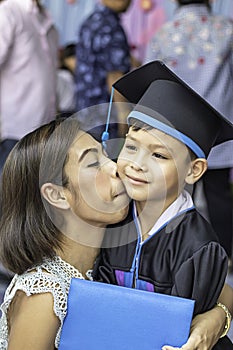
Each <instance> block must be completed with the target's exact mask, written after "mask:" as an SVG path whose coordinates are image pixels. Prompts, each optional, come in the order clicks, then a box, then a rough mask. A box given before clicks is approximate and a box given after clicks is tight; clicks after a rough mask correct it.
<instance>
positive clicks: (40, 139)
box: [0, 118, 80, 274]
mask: <svg viewBox="0 0 233 350" xmlns="http://www.w3.org/2000/svg"><path fill="white" fill-rule="evenodd" d="M79 130H80V128H79V123H78V122H77V120H75V119H72V118H70V119H66V120H63V119H60V120H54V121H52V122H51V123H49V124H46V125H44V126H42V127H40V128H38V129H37V130H35V131H33V132H31V133H30V134H28V135H26V136H25V137H23V138H22V139H21V140H20V141H19V142H18V143H17V144H16V146H15V147H14V148H13V150H12V151H11V153H10V154H9V156H8V158H7V160H6V163H5V166H4V168H3V174H2V193H1V195H2V197H1V210H2V215H1V220H0V260H1V261H2V263H3V265H5V267H6V268H7V269H9V270H11V271H13V272H14V273H18V274H20V273H23V272H24V271H26V270H27V269H29V268H31V267H32V266H34V265H36V264H40V263H41V262H42V260H43V258H44V257H53V256H54V255H55V248H60V246H61V234H60V232H59V230H58V229H57V227H56V226H55V225H54V223H53V221H52V220H51V218H50V216H49V215H48V213H47V211H46V208H45V206H44V203H43V200H42V197H41V193H40V188H41V185H42V184H43V183H46V182H51V183H54V184H57V185H61V186H67V185H68V178H67V176H66V175H65V174H64V171H63V169H64V165H65V163H66V161H67V152H68V150H69V148H70V146H71V144H72V143H73V141H74V140H75V138H76V136H77V133H78V131H79Z"/></svg>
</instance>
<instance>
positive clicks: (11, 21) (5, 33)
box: [0, 0, 58, 173]
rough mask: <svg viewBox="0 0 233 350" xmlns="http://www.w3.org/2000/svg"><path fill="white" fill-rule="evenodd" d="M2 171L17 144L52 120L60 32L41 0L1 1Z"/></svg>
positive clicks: (0, 129)
mask: <svg viewBox="0 0 233 350" xmlns="http://www.w3.org/2000/svg"><path fill="white" fill-rule="evenodd" d="M0 47H1V50H0V96H1V100H0V125H1V127H0V173H1V169H2V167H3V164H4V162H5V159H6V157H7V155H8V154H9V152H10V150H11V149H12V147H13V146H14V145H15V143H16V142H17V141H18V140H19V139H20V138H22V137H23V136H24V135H25V134H27V133H28V132H30V131H32V130H33V129H35V128H36V127H38V126H40V125H41V124H43V123H45V122H48V121H50V120H52V119H53V116H54V113H55V108H56V69H57V49H58V36H57V31H56V29H55V27H54V25H53V22H52V20H51V18H50V16H49V14H48V13H47V11H46V10H45V8H43V7H42V6H41V4H40V1H39V0H24V1H21V0H7V1H2V2H1V4H0Z"/></svg>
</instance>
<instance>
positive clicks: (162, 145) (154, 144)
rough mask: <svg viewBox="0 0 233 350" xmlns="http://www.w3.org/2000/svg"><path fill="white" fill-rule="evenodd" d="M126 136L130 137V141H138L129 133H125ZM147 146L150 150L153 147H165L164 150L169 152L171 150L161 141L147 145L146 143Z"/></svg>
mask: <svg viewBox="0 0 233 350" xmlns="http://www.w3.org/2000/svg"><path fill="white" fill-rule="evenodd" d="M126 138H127V139H128V138H129V139H131V140H132V141H135V142H138V140H137V139H136V138H134V137H133V136H131V135H127V136H126ZM148 148H149V149H150V150H151V151H153V150H154V149H155V148H157V149H158V148H161V149H163V150H164V149H166V150H168V151H169V152H171V151H172V149H171V148H169V147H168V146H167V145H164V144H163V143H159V144H157V143H150V144H149V145H148Z"/></svg>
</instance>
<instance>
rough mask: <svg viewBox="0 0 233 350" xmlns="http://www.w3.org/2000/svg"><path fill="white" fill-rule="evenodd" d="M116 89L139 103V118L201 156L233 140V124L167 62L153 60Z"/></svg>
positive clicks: (135, 116)
mask: <svg viewBox="0 0 233 350" xmlns="http://www.w3.org/2000/svg"><path fill="white" fill-rule="evenodd" d="M113 87H114V88H115V89H116V90H117V91H118V92H120V93H121V94H122V95H123V96H124V97H125V98H126V99H127V100H128V101H129V102H131V103H133V104H135V105H136V106H135V107H134V109H133V111H132V112H131V113H130V114H129V116H128V123H129V124H132V120H134V119H136V120H139V121H141V122H143V123H146V124H148V125H150V126H152V127H154V128H156V129H159V130H161V131H164V132H165V133H167V134H169V135H171V136H173V137H175V138H177V139H179V140H180V141H181V142H183V143H185V144H186V145H187V146H188V147H189V148H190V149H191V150H192V151H193V152H194V153H195V154H196V155H197V156H198V157H200V158H205V157H207V156H208V154H209V152H210V149H211V148H212V147H213V146H216V145H217V144H219V143H222V142H225V141H228V140H231V139H233V124H231V123H230V122H229V121H228V120H227V119H226V118H224V117H223V116H222V115H221V114H220V113H219V112H217V111H216V110H215V109H214V108H213V107H212V106H211V105H210V104H209V103H207V102H206V101H205V100H204V99H203V98H202V97H201V96H200V95H199V94H197V93H196V92H195V91H194V90H193V89H191V88H190V86H188V85H187V84H185V83H184V82H183V81H182V80H181V79H180V78H179V77H177V76H176V75H175V74H174V73H173V72H172V71H171V70H170V69H169V68H168V67H167V66H166V65H165V64H164V63H163V62H161V61H153V62H150V63H148V64H146V65H143V66H141V67H139V68H137V69H135V70H133V71H131V72H129V73H128V74H126V75H124V76H123V77H122V78H120V79H119V80H118V81H117V82H115V83H114V85H113Z"/></svg>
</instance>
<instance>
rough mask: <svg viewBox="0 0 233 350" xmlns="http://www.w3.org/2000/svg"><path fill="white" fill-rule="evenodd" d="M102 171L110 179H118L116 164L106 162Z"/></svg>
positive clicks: (109, 160)
mask: <svg viewBox="0 0 233 350" xmlns="http://www.w3.org/2000/svg"><path fill="white" fill-rule="evenodd" d="M104 169H105V171H106V172H108V174H110V175H111V176H112V177H118V173H117V164H116V163H115V162H113V161H112V160H111V159H107V160H106V163H105V164H104Z"/></svg>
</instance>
